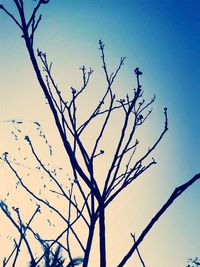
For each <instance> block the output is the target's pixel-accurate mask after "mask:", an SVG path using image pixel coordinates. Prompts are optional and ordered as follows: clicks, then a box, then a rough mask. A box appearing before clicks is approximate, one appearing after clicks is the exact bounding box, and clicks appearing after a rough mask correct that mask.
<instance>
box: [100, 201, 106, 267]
mask: <svg viewBox="0 0 200 267" xmlns="http://www.w3.org/2000/svg"><path fill="white" fill-rule="evenodd" d="M99 245H100V267H106V236H105V208H104V206H103V205H102V204H100V209H99Z"/></svg>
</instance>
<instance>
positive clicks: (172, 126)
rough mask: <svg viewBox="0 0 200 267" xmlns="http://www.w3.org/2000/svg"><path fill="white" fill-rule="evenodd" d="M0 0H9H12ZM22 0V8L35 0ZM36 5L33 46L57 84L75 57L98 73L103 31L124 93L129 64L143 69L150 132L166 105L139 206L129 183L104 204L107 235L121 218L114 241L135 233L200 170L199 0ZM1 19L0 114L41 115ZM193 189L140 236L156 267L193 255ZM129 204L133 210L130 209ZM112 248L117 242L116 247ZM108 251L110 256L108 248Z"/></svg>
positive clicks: (10, 31) (198, 204)
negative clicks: (151, 100) (150, 104)
mask: <svg viewBox="0 0 200 267" xmlns="http://www.w3.org/2000/svg"><path fill="white" fill-rule="evenodd" d="M1 2H2V3H3V4H4V2H5V6H6V5H7V6H8V7H9V8H11V9H12V8H13V7H12V5H11V4H10V1H1ZM6 2H9V3H6ZM26 2H27V3H26V5H27V8H30V7H31V6H32V4H34V1H26ZM42 13H43V20H42V22H41V25H40V27H39V29H38V33H37V37H36V41H35V42H36V43H35V47H36V48H37V47H39V48H41V49H42V50H44V51H46V52H47V54H48V57H49V58H50V60H53V61H54V65H55V67H54V68H55V75H56V78H57V80H58V83H60V84H61V85H62V86H70V85H72V84H74V83H75V84H76V83H78V81H79V80H78V79H79V78H77V73H78V67H79V66H81V65H82V64H85V65H87V66H92V67H93V68H94V69H95V73H97V74H95V75H96V76H95V77H96V78H97V79H99V77H100V76H98V73H99V72H101V62H100V57H99V51H98V40H99V39H102V40H103V41H104V42H105V43H106V54H107V57H108V61H109V64H110V65H109V66H110V68H113V67H114V66H116V64H117V62H118V59H119V58H120V57H121V56H126V57H127V60H126V64H125V66H124V69H123V71H122V74H121V76H120V78H119V80H118V83H119V86H120V87H121V88H122V89H121V90H122V93H124V94H125V93H126V91H127V90H128V89H130V88H132V87H134V77H133V69H134V68H135V67H137V66H138V67H140V68H141V69H142V70H143V72H144V75H143V77H142V83H143V88H144V91H145V94H146V95H147V98H148V97H150V96H152V95H153V94H154V93H155V94H156V97H157V100H156V103H155V105H154V113H153V116H152V119H151V122H150V123H149V124H148V125H147V126H148V127H149V130H148V131H149V132H148V138H149V139H148V140H149V142H151V141H152V140H154V137H155V136H156V135H158V133H159V132H160V131H161V130H162V127H163V114H162V109H163V108H164V107H165V106H167V107H168V110H169V132H168V133H167V136H166V137H165V139H164V140H163V142H162V144H161V145H160V148H159V149H158V151H157V152H156V154H155V155H156V156H157V159H159V160H158V162H159V164H158V166H156V167H155V168H154V169H153V170H151V171H150V173H149V176H147V178H148V181H146V182H144V186H142V184H141V185H140V184H139V185H138V190H142V189H143V190H144V192H145V193H141V194H139V196H138V200H139V199H140V198H141V199H140V203H143V204H142V208H140V207H139V205H138V204H137V201H138V200H137V199H136V200H135V199H134V197H133V193H132V192H134V190H135V189H134V188H131V189H130V190H128V191H127V194H126V196H122V198H121V199H120V200H119V202H117V204H114V206H113V209H112V208H111V211H110V212H111V215H112V216H113V218H114V220H113V219H112V220H110V221H109V222H108V224H109V227H110V229H111V228H113V230H110V232H111V236H112V237H113V236H115V238H116V231H117V230H116V229H117V227H121V235H119V237H118V238H116V239H122V247H127V242H129V241H128V240H130V237H129V233H130V232H131V231H132V227H135V228H136V229H138V234H139V232H140V230H141V229H140V228H141V227H142V226H141V225H143V224H144V225H145V222H147V221H148V219H150V218H151V216H152V215H153V214H154V213H155V212H156V210H157V209H158V208H159V207H160V205H161V204H162V203H163V202H164V201H165V200H166V199H167V197H168V196H169V194H170V193H171V192H172V191H173V189H174V187H175V186H177V185H179V184H181V183H183V182H185V181H186V180H187V179H189V178H191V177H192V176H193V175H194V174H195V173H197V172H199V171H200V157H199V151H200V138H199V132H200V119H199V117H200V109H199V107H200V105H199V99H200V88H199V85H200V78H199V77H200V51H199V47H200V2H199V1H193V0H190V1H189V0H188V1H184V0H183V1H177V0H175V1H171V0H159V1H152V0H148V1H145V0H144V1H143V0H140V1H139V0H137V1H134V0H132V1H128V0H123V1H122V0H121V1H119V0H115V1H114V0H109V1H106V0H100V1H91V0H85V1H80V0H76V1H70V0H51V1H50V3H49V5H47V6H44V8H43V9H42ZM0 25H1V27H0V58H1V64H0V79H1V85H0V105H1V115H0V117H1V120H6V119H12V118H13V117H14V118H16V117H17V118H22V119H27V120H29V119H30V120H32V119H35V120H39V121H42V122H43V123H44V124H45V123H46V124H47V121H49V120H50V114H49V113H48V111H47V107H46V106H45V105H44V104H43V102H44V101H43V98H42V97H43V96H42V94H41V93H40V91H39V87H38V85H37V82H36V80H35V77H34V74H33V72H32V69H31V66H30V63H29V60H28V57H27V54H26V51H25V48H24V44H23V40H22V39H21V38H20V35H19V32H18V31H17V29H16V26H15V25H14V24H12V23H11V22H10V21H9V20H8V19H7V18H6V16H5V15H3V14H2V13H1V14H0ZM21 77H23V79H22V78H21ZM36 88H37V90H36ZM99 90H100V89H99ZM30 101H32V103H33V104H32V105H30V104H29V103H30ZM25 103H26V104H25ZM36 104H37V109H35V108H34V107H35V105H36ZM25 110H26V111H25ZM2 127H3V125H2V126H1V128H2ZM46 128H47V130H48V127H46ZM147 129H148V128H147ZM144 137H145V135H144ZM3 138H4V139H2V138H1V141H0V142H3V143H4V144H2V146H3V147H4V146H6V144H7V143H8V142H9V139H6V136H5V135H4V137H3ZM2 140H3V141H2ZM144 179H145V178H144ZM131 190H133V191H131ZM139 192H140V191H139ZM141 192H142V191H141ZM199 192H200V183H197V184H195V185H193V187H192V188H191V189H189V190H188V192H186V193H185V195H184V196H182V197H181V199H179V200H178V201H177V203H175V204H174V206H173V207H172V208H171V210H170V211H168V212H167V213H166V214H165V215H164V216H163V218H162V219H161V220H160V222H159V224H158V225H157V226H156V227H155V228H154V229H153V231H152V233H151V234H150V235H149V237H148V238H147V239H146V240H145V241H144V243H143V244H142V246H141V249H142V252H143V255H144V259H145V260H146V263H147V266H150V267H151V266H152V267H159V266H161V263H160V261H161V260H163V259H164V262H162V266H163V267H167V266H172V267H182V266H184V263H185V262H186V259H187V257H190V256H200V254H199V255H197V253H200V252H199V251H200V241H199V238H198V236H199V235H200V232H199V231H200V230H199V226H198V224H199V223H198V222H199V220H200V212H199V210H200V198H199ZM125 197H127V198H125ZM120 201H122V202H120ZM133 201H134V202H133ZM132 202H133V203H135V202H136V205H135V206H136V207H135V208H134V209H133V210H134V211H132V205H128V204H127V203H132ZM120 203H125V206H126V208H122V207H121V208H120V209H119V213H120V215H119V214H117V213H116V212H114V211H115V210H116V207H117V205H119V204H120ZM135 212H138V214H139V215H138V218H136V219H135V217H137V216H136V214H135ZM128 214H133V216H132V215H131V216H128ZM123 215H124V218H125V219H124V220H122V225H119V223H118V216H120V217H121V216H122V217H123ZM145 216H146V217H147V218H146V219H145ZM140 219H141V221H142V223H141V225H140ZM113 221H115V222H116V223H114V225H113ZM136 232H137V231H136ZM115 242H116V240H115V241H113V243H112V242H111V243H110V246H111V247H112V245H113V244H115ZM116 250H117V251H118V250H119V251H120V247H119V248H117V249H116ZM114 251H115V250H114ZM119 251H118V255H120V253H121V252H119ZM111 254H112V252H111ZM111 258H112V261H113V262H115V256H114V252H113V254H112V255H111ZM116 259H117V256H116ZM127 266H128V265H127ZM130 266H131V265H130ZM136 266H137V265H136ZM138 266H139V265H138Z"/></svg>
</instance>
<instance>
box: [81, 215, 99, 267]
mask: <svg viewBox="0 0 200 267" xmlns="http://www.w3.org/2000/svg"><path fill="white" fill-rule="evenodd" d="M95 223H96V220H94V219H93V218H92V219H91V224H90V229H89V235H88V240H87V246H86V250H85V256H84V262H83V267H87V266H88V261H89V256H90V251H91V247H92V241H93V237H94V230H95Z"/></svg>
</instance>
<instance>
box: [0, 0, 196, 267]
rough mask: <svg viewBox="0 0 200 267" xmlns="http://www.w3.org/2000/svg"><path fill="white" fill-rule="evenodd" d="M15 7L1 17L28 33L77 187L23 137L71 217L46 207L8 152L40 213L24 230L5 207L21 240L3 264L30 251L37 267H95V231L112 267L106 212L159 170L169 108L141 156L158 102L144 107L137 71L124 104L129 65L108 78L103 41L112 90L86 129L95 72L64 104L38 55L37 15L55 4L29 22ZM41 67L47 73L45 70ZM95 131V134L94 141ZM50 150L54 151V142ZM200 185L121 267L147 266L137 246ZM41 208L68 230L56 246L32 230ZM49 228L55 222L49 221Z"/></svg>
mask: <svg viewBox="0 0 200 267" xmlns="http://www.w3.org/2000/svg"><path fill="white" fill-rule="evenodd" d="M13 2H14V4H15V7H16V10H17V12H18V16H15V15H13V14H12V13H11V12H10V11H9V10H8V9H7V8H6V7H5V6H4V5H2V4H1V5H0V9H1V10H3V11H4V12H5V13H6V14H7V15H8V16H9V17H10V19H11V20H13V21H14V23H15V24H16V25H17V27H18V28H19V29H20V30H21V32H22V38H23V39H24V42H25V45H26V49H27V52H28V54H29V57H30V61H31V64H32V66H33V69H34V72H35V75H36V77H37V80H38V83H39V85H40V88H41V90H42V91H43V93H44V96H45V99H46V101H47V103H48V105H49V109H50V110H51V113H52V116H53V119H54V123H55V125H56V127H57V130H58V133H59V136H60V139H61V141H62V145H63V148H64V150H65V152H66V160H69V162H70V166H71V171H72V173H73V179H72V180H71V182H70V188H68V189H66V188H65V187H64V186H63V185H62V183H60V181H59V179H58V178H57V172H56V170H53V171H52V170H51V169H50V167H49V166H46V165H45V164H44V163H43V161H42V159H41V158H40V154H39V152H38V151H37V149H35V145H34V143H33V141H32V140H31V138H30V136H27V135H26V136H25V137H24V139H25V141H26V142H27V144H28V146H29V149H30V151H31V154H32V156H33V158H34V159H35V162H36V163H37V168H38V169H39V170H42V172H44V173H45V175H46V176H47V177H48V178H49V180H51V182H52V183H53V184H54V186H55V188H56V189H51V190H50V192H51V193H53V194H56V195H57V196H61V197H63V199H64V201H65V206H67V214H66V213H63V212H62V210H61V209H60V207H59V206H57V205H56V204H55V203H52V202H51V201H50V200H49V199H47V198H46V196H43V195H41V194H40V193H39V194H38V193H37V192H35V191H34V190H33V188H30V187H29V186H28V185H27V184H26V179H24V177H22V176H21V174H20V172H19V170H18V169H16V168H15V165H14V163H13V162H12V161H11V160H10V158H9V154H8V152H5V153H4V155H3V157H2V159H3V160H4V161H5V162H6V164H7V166H8V167H9V168H10V170H11V171H12V172H13V174H14V175H15V177H16V179H17V183H18V185H19V186H21V188H23V189H24V190H25V192H27V193H28V194H29V195H30V197H31V198H32V199H34V200H35V203H36V209H35V211H34V212H33V214H32V216H31V218H30V219H29V220H28V221H27V222H25V221H24V219H22V216H21V214H20V209H19V208H16V207H13V211H12V212H11V211H10V209H9V207H8V205H7V204H6V203H5V201H2V202H1V205H0V207H1V210H2V212H3V213H4V214H5V216H6V217H7V218H8V219H9V220H10V222H11V223H12V225H13V226H14V227H15V228H16V230H17V232H18V233H19V240H18V241H16V240H14V248H13V250H12V251H11V253H10V255H9V256H8V257H7V258H5V259H4V262H3V266H6V265H7V264H8V263H10V262H11V261H13V263H12V266H16V263H17V260H18V258H19V254H20V250H21V245H22V243H24V244H25V247H23V249H26V250H27V251H28V254H29V257H30V266H41V265H40V264H41V262H43V264H44V265H45V266H64V264H65V266H66V263H64V262H65V259H67V260H68V262H69V263H68V265H67V266H76V265H78V264H83V267H86V266H88V264H89V257H90V254H91V249H92V242H93V239H94V234H95V231H96V230H97V229H99V258H100V264H99V266H101V267H105V266H106V232H105V229H106V220H105V216H106V214H105V211H106V209H107V207H108V206H109V205H110V204H111V203H112V202H113V201H114V200H115V199H116V197H117V196H118V195H119V194H120V193H121V192H123V191H124V189H126V188H127V187H128V186H129V185H130V184H132V183H133V182H134V181H135V180H136V179H139V178H140V177H141V176H142V174H144V173H145V172H146V171H147V170H148V169H149V168H151V167H152V166H153V165H155V164H156V160H155V159H154V158H153V157H152V152H153V151H154V150H155V149H156V148H157V146H158V144H159V143H160V141H161V140H162V138H163V136H164V135H165V134H166V132H167V130H168V116H167V108H164V127H163V130H162V131H161V134H160V135H159V136H158V137H157V138H156V139H155V142H154V143H153V144H152V145H151V146H150V147H149V148H148V149H147V151H146V152H144V153H143V154H142V155H140V156H139V155H138V154H137V150H138V147H139V145H140V142H139V140H138V139H137V138H136V132H137V130H138V129H139V128H140V127H141V126H142V125H143V124H144V123H145V121H146V120H147V119H148V117H149V116H150V114H151V111H152V109H151V106H152V104H153V103H154V101H155V97H153V98H152V99H150V101H145V99H144V97H143V89H142V85H141V81H140V80H141V76H142V71H141V70H140V69H139V68H138V67H137V68H135V70H134V75H135V79H136V86H135V89H134V90H132V91H131V92H129V93H127V95H126V96H125V97H124V98H123V99H118V98H117V96H116V94H115V91H114V89H113V85H114V83H115V81H116V78H117V77H118V74H119V72H120V71H121V69H122V67H123V64H124V61H125V57H122V58H121V59H120V61H119V65H118V66H117V68H116V69H115V70H114V71H113V72H111V73H109V71H108V68H107V60H106V56H105V44H104V43H103V42H102V41H101V40H100V41H99V51H100V56H101V60H102V67H103V72H104V77H105V80H106V88H105V91H104V92H103V93H102V97H101V99H100V101H99V102H98V103H97V104H96V106H95V108H94V110H93V112H91V114H90V115H89V116H88V117H87V118H85V119H84V121H83V122H81V120H80V119H79V114H80V113H81V110H79V105H78V102H79V101H80V99H81V97H83V96H84V92H85V91H86V90H87V88H88V85H89V82H90V78H91V76H92V73H93V70H92V69H91V68H90V69H89V70H87V69H86V67H85V66H82V68H81V73H82V86H81V88H79V89H76V88H71V97H70V98H69V99H66V98H65V97H64V96H63V95H64V94H63V91H62V90H61V89H60V88H59V87H58V86H57V83H56V81H55V79H54V77H53V74H52V63H49V62H48V59H47V56H46V54H45V53H44V52H42V51H41V50H39V49H38V50H37V51H36V50H35V48H34V36H35V33H36V30H37V28H38V25H39V23H40V21H41V18H42V16H41V15H39V16H38V15H37V14H38V11H39V9H40V7H41V6H42V5H45V4H48V2H49V1H43V0H39V1H37V3H36V6H35V8H34V9H33V11H32V13H31V15H30V17H29V18H27V14H25V7H24V1H23V0H13ZM40 64H41V65H42V68H40ZM41 70H43V72H42V71H41ZM81 101H84V100H81ZM116 113H119V114H120V115H121V114H122V115H123V119H122V122H121V125H122V126H121V128H120V127H119V132H118V133H116V140H117V142H116V146H115V147H114V150H113V154H112V156H111V157H110V164H109V167H108V169H107V173H106V175H105V176H104V177H101V181H99V180H98V179H97V171H96V169H97V165H98V164H97V162H99V161H101V164H103V163H104V158H103V155H104V152H105V153H106V152H107V150H108V149H109V148H108V147H105V148H104V145H103V140H104V137H105V135H106V134H107V129H108V127H109V124H110V122H111V121H112V118H113V115H114V114H116ZM12 122H13V123H17V124H20V123H22V122H19V121H15V120H14V121H12ZM35 124H37V126H38V129H39V130H40V125H39V124H38V123H37V122H35ZM97 125H98V126H97ZM91 129H95V130H96V131H95V133H93V132H92V131H91ZM40 135H41V137H42V138H44V139H45V140H46V137H45V135H44V134H43V133H42V132H41V131H40ZM88 135H89V136H91V144H90V147H89V148H88V147H87V145H86V144H85V142H84V137H85V136H88ZM46 144H47V145H48V141H47V140H46ZM49 150H50V153H52V150H51V146H49ZM199 178H200V174H197V175H195V176H194V177H193V178H192V179H190V180H189V181H187V182H186V183H185V184H182V185H180V186H178V187H177V188H176V189H175V190H174V192H173V193H172V194H171V196H170V197H169V198H168V200H167V201H166V202H165V203H164V205H163V206H162V207H161V208H160V210H159V211H158V212H157V213H156V214H155V216H154V217H153V218H152V219H151V221H150V222H149V223H148V224H147V226H146V227H145V228H144V230H143V231H142V232H141V234H140V235H139V236H138V238H137V239H136V237H135V235H132V237H133V241H134V242H133V245H132V246H131V248H130V249H129V251H128V252H127V253H126V254H125V255H124V257H123V258H122V259H121V261H120V262H119V263H118V265H117V266H118V267H121V266H124V265H125V264H126V262H127V261H128V260H129V259H130V257H131V256H132V255H133V254H134V253H136V254H137V255H138V256H139V260H140V263H141V264H142V265H143V266H145V263H144V261H143V259H142V257H141V254H140V252H139V250H138V246H139V245H140V243H141V242H142V241H143V239H144V238H145V236H146V235H147V234H148V232H149V231H150V230H151V228H152V227H153V226H154V224H155V223H156V222H157V221H158V220H159V218H160V217H161V216H162V214H163V213H164V212H165V211H166V210H167V209H168V208H169V207H170V206H171V204H172V203H173V202H174V200H175V199H176V198H177V197H179V196H180V195H181V194H182V193H183V192H184V191H185V190H186V189H187V188H188V187H189V186H191V185H192V184H193V183H194V182H195V181H197V180H198V179H199ZM102 183H103V186H102ZM45 186H46V185H45ZM42 207H47V208H48V209H49V210H50V211H51V212H52V213H54V214H56V216H58V217H59V220H61V221H62V223H63V224H64V225H65V226H64V228H62V229H60V230H59V234H58V235H57V236H56V237H53V238H52V239H49V240H45V239H43V238H42V237H41V235H40V233H39V232H38V231H37V230H34V227H32V222H33V221H34V219H35V217H36V215H37V214H38V213H40V212H41V208H42ZM13 212H14V214H13ZM49 223H51V222H50V221H49ZM83 228H84V229H87V231H86V233H87V234H86V237H85V236H84V237H82V235H81V234H80V231H81V230H82V229H83ZM33 238H34V240H36V241H37V242H38V243H39V244H40V245H41V248H42V253H41V255H39V256H38V255H37V256H35V251H34V250H35V248H34V246H33V245H32V242H33ZM74 244H76V246H78V248H79V250H78V251H80V253H81V256H80V257H79V255H74V254H75V253H74V249H73V246H74ZM61 250H62V255H61ZM76 253H77V252H76Z"/></svg>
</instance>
